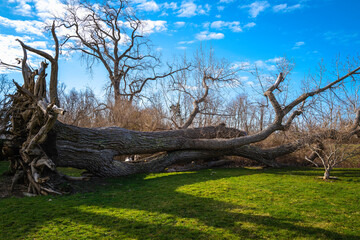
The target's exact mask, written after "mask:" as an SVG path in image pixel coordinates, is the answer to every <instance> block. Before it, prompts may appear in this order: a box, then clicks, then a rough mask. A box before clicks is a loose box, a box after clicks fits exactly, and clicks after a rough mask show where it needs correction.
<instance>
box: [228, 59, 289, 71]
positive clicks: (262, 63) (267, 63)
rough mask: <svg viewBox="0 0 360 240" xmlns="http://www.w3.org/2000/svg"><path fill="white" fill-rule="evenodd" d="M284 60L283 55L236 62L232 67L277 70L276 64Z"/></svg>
mask: <svg viewBox="0 0 360 240" xmlns="http://www.w3.org/2000/svg"><path fill="white" fill-rule="evenodd" d="M284 60H285V59H284V58H283V57H274V58H270V59H266V60H256V61H243V62H234V63H233V64H232V68H233V69H242V70H252V69H255V68H258V69H260V70H267V71H276V70H277V67H276V65H277V64H278V63H280V62H282V61H284Z"/></svg>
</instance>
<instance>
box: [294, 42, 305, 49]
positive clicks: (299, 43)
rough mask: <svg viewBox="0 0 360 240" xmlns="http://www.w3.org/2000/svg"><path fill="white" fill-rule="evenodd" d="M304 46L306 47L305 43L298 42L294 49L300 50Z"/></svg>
mask: <svg viewBox="0 0 360 240" xmlns="http://www.w3.org/2000/svg"><path fill="white" fill-rule="evenodd" d="M303 45H305V42H296V43H295V45H294V47H293V48H292V49H298V48H300V47H301V46H303Z"/></svg>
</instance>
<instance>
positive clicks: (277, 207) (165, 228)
mask: <svg viewBox="0 0 360 240" xmlns="http://www.w3.org/2000/svg"><path fill="white" fill-rule="evenodd" d="M1 169H2V168H1ZM320 175H322V169H299V168H294V169H264V170H262V169H215V170H203V171H199V172H187V173H160V174H147V175H134V176H130V177H123V178H117V179H109V180H108V183H110V184H107V185H106V186H102V187H97V188H96V189H97V190H96V192H93V193H86V194H76V195H72V196H60V197H52V196H47V197H35V198H21V199H18V198H9V199H2V200H0V216H2V217H1V218H0V229H1V230H0V239H359V238H360V208H359V202H360V195H359V192H360V191H359V190H360V170H359V169H335V170H334V171H333V175H334V176H337V177H338V178H339V179H340V180H337V181H328V182H325V181H323V180H321V179H318V178H317V177H318V176H320ZM3 216H5V217H3Z"/></svg>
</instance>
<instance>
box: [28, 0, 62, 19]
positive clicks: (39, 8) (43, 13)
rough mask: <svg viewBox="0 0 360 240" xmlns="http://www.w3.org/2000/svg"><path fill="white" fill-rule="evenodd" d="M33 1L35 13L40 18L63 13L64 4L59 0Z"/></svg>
mask: <svg viewBox="0 0 360 240" xmlns="http://www.w3.org/2000/svg"><path fill="white" fill-rule="evenodd" d="M33 1H34V3H35V9H36V12H37V13H36V14H37V16H39V17H40V18H42V19H49V18H52V17H53V16H62V15H64V14H65V12H66V11H65V4H63V3H61V1H60V0H33Z"/></svg>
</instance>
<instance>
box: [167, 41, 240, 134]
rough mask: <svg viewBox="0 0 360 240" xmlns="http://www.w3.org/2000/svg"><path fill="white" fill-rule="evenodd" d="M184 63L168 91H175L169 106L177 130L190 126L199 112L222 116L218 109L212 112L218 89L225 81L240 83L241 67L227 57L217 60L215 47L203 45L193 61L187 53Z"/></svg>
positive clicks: (200, 113) (170, 83) (171, 81)
mask: <svg viewBox="0 0 360 240" xmlns="http://www.w3.org/2000/svg"><path fill="white" fill-rule="evenodd" d="M182 65H183V66H182V67H179V69H183V70H182V71H179V72H177V73H176V74H174V76H173V78H172V79H170V81H169V82H168V85H169V86H168V87H167V88H166V90H165V91H166V92H169V89H170V92H171V93H172V94H173V93H175V95H174V97H173V100H172V101H173V103H172V104H171V106H170V110H171V115H172V116H171V118H170V119H171V121H172V123H173V124H174V125H175V127H176V128H178V129H185V128H188V127H189V126H191V125H192V124H193V122H194V120H195V118H196V117H197V116H198V115H207V116H210V115H221V113H219V112H215V111H214V112H209V110H210V109H211V105H212V104H213V103H215V101H214V99H215V98H216V97H215V95H216V91H217V88H218V87H219V86H221V85H225V84H228V85H231V84H236V85H237V84H240V80H239V76H238V72H239V70H238V69H233V68H232V66H231V64H230V63H228V62H227V61H226V60H224V59H221V60H219V59H217V58H216V57H215V55H214V50H213V49H212V48H210V49H207V48H203V47H202V46H201V47H200V48H199V49H198V50H197V52H196V53H195V55H194V58H193V60H192V61H190V64H189V63H187V59H186V56H185V57H184V59H183V63H182ZM189 65H191V66H192V69H191V71H189V69H188V68H187V66H189ZM174 100H175V102H174ZM190 104H191V105H192V106H189V105H190ZM212 109H214V107H212ZM202 118H204V117H202Z"/></svg>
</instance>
